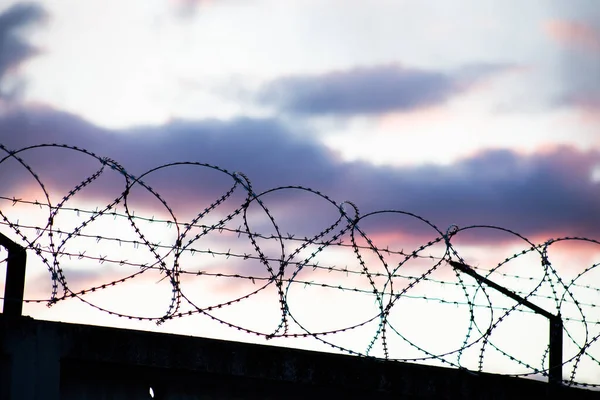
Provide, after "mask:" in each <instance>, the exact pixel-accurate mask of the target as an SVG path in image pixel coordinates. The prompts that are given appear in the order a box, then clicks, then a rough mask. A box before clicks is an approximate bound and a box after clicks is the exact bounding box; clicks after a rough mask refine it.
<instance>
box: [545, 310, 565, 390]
mask: <svg viewBox="0 0 600 400" xmlns="http://www.w3.org/2000/svg"><path fill="white" fill-rule="evenodd" d="M548 364H549V369H548V381H549V382H550V383H552V384H556V385H560V384H561V383H562V365H563V322H562V318H561V316H560V314H558V315H555V316H553V317H552V318H550V355H549V360H548Z"/></svg>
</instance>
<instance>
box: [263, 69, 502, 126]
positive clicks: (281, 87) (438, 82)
mask: <svg viewBox="0 0 600 400" xmlns="http://www.w3.org/2000/svg"><path fill="white" fill-rule="evenodd" d="M507 67H508V66H506V65H493V64H481V65H472V66H468V67H466V68H461V69H459V70H457V71H454V72H450V73H448V72H439V71H432V70H424V69H416V68H406V67H402V66H399V65H383V66H375V67H364V68H355V69H351V70H345V71H335V72H329V73H326V74H323V75H297V76H291V77H285V78H280V79H277V80H275V81H272V82H270V83H268V84H266V85H265V86H264V87H263V88H262V90H261V91H260V93H259V96H258V97H259V99H260V100H261V101H262V102H263V103H266V104H272V105H275V106H277V107H279V108H281V109H282V110H283V111H286V112H290V113H297V114H314V115H352V114H380V113H386V112H392V111H410V110H414V109H419V108H424V107H429V106H433V105H438V104H441V103H444V102H446V101H448V100H449V99H451V98H452V97H454V96H456V95H458V94H460V93H462V92H464V91H466V90H468V89H469V88H470V87H471V85H473V84H474V83H476V82H479V81H480V80H481V79H484V78H488V77H490V76H491V75H493V74H494V73H497V72H499V71H503V70H505V69H506V68H507Z"/></svg>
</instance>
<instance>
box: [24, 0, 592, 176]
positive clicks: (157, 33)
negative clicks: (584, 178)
mask: <svg viewBox="0 0 600 400" xmlns="http://www.w3.org/2000/svg"><path fill="white" fill-rule="evenodd" d="M44 7H45V8H46V10H47V12H48V13H49V15H50V18H49V21H48V23H47V25H46V26H45V27H44V28H41V29H37V30H36V31H35V35H34V36H33V42H34V43H35V44H37V45H38V46H40V47H41V48H42V50H43V51H42V54H41V55H40V56H38V57H37V58H34V59H32V60H31V61H29V62H28V64H27V65H26V66H25V67H23V74H24V76H25V77H26V78H27V82H28V87H27V91H26V99H27V100H28V101H30V102H41V103H44V104H49V105H51V106H52V107H56V108H58V109H61V110H66V111H70V112H72V113H75V114H77V115H79V116H81V117H83V118H85V119H87V120H88V121H90V122H93V123H95V124H97V125H100V126H104V127H109V128H123V127H131V126H135V125H149V124H150V125H153V124H162V123H165V122H168V121H169V120H171V119H174V118H178V119H179V118H182V119H204V118H220V119H229V118H233V117H236V116H240V115H244V116H275V117H281V118H287V119H288V120H289V121H290V123H293V124H295V125H302V126H307V127H310V128H312V129H311V131H313V132H315V133H316V135H317V137H318V139H319V140H320V141H322V142H323V143H325V144H326V145H327V146H328V147H330V148H331V149H332V150H334V151H336V152H339V154H340V155H341V156H342V158H344V159H346V160H355V159H360V160H366V161H370V162H373V163H376V164H397V163H399V162H401V163H424V162H433V163H443V164H445V163H449V162H452V161H455V160H456V159H458V158H461V157H464V156H467V155H469V154H472V153H474V152H477V151H478V150H480V149H483V148H489V147H502V148H515V149H519V150H535V149H536V148H538V147H540V146H548V145H552V144H572V145H575V146H579V147H583V148H589V146H591V145H592V144H593V143H592V139H591V137H592V134H591V133H590V132H591V130H592V126H593V125H595V124H591V123H589V122H588V123H586V121H585V120H583V119H578V118H576V114H577V111H576V110H573V109H560V108H556V107H551V106H550V103H552V102H553V97H555V96H556V95H557V93H559V92H560V91H561V88H562V84H561V81H560V79H558V78H559V77H560V61H561V48H560V47H559V46H558V45H557V44H556V43H555V42H553V41H552V40H551V38H550V37H549V36H548V35H547V32H545V31H544V26H545V25H544V24H545V23H546V22H547V21H549V20H553V19H556V18H559V17H560V16H561V12H563V10H561V9H559V8H558V7H555V6H554V5H553V4H552V3H548V2H543V1H532V2H526V3H523V2H519V3H518V6H517V5H516V3H515V4H513V5H509V4H508V3H504V2H503V3H498V2H496V1H478V2H475V3H474V2H469V1H459V2H452V4H450V3H448V4H445V3H436V6H435V7H431V4H427V2H411V1H384V0H381V1H375V2H369V4H368V5H367V4H365V3H364V2H359V1H344V2H341V1H337V0H333V1H326V2H323V1H286V2H280V1H271V0H262V1H252V2H242V1H238V0H222V1H213V2H177V1H172V2H163V1H143V2H142V1H130V2H125V3H123V2H118V1H104V0H103V1H98V0H91V1H86V2H81V1H74V0H71V1H48V2H44ZM482 63H498V64H505V65H508V66H512V69H509V70H508V71H505V72H502V73H499V74H497V75H495V76H494V75H492V76H491V77H489V78H486V79H485V80H484V82H481V83H479V84H477V85H476V86H475V87H473V88H471V89H469V90H467V91H465V92H462V93H458V94H456V95H454V96H453V98H450V99H448V101H445V102H441V103H440V104H438V105H437V106H436V107H435V109H434V110H428V109H418V110H408V111H406V110H403V111H399V112H396V113H391V115H389V114H388V115H370V116H360V115H358V116H347V117H343V118H342V117H335V116H325V117H316V116H313V117H311V116H297V115H284V114H285V112H283V111H281V110H279V109H278V108H277V107H276V106H274V107H273V106H271V107H270V106H267V105H265V104H261V103H260V102H259V101H257V99H256V95H255V92H256V91H257V90H258V89H260V87H261V86H262V85H263V84H266V83H268V82H270V81H273V80H276V79H278V78H282V77H289V76H294V75H306V74H311V75H319V74H325V73H328V72H332V71H343V70H349V69H352V68H356V67H369V66H377V65H399V66H402V67H406V68H416V69H425V70H434V71H439V72H442V73H447V72H449V71H452V70H456V69H457V68H460V67H465V66H469V65H473V64H482ZM591 125H592V126H591ZM596 145H597V143H596ZM399 160H401V161H399Z"/></svg>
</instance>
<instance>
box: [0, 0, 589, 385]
mask: <svg viewBox="0 0 600 400" xmlns="http://www.w3.org/2000/svg"><path fill="white" fill-rule="evenodd" d="M42 143H66V144H69V145H73V146H79V147H82V148H86V149H88V150H90V151H92V152H94V153H96V154H98V155H100V156H102V157H110V158H112V159H114V160H116V161H117V162H118V163H119V164H121V165H122V166H123V167H124V168H125V169H126V170H127V172H128V173H131V174H133V175H138V174H141V173H143V172H145V171H147V170H149V169H150V168H153V167H156V166H159V165H162V164H165V163H169V162H177V161H195V162H202V163H208V164H212V165H217V166H219V167H222V168H224V169H227V170H229V171H239V172H243V173H244V174H246V175H247V176H248V178H249V179H250V181H251V182H252V185H253V188H254V190H255V191H256V192H257V193H260V192H262V191H264V190H267V189H270V188H274V187H277V186H281V185H300V186H305V187H310V188H313V189H315V190H318V191H321V192H323V193H325V194H326V195H328V196H329V197H330V198H331V199H333V200H334V201H336V202H338V203H341V202H343V201H347V200H348V201H352V202H353V203H355V204H356V206H357V207H358V209H359V210H360V212H361V214H366V213H369V212H373V211H378V210H385V209H395V210H403V211H408V212H411V213H415V214H417V215H420V216H422V217H424V218H426V219H427V220H429V221H431V222H432V223H433V224H435V225H436V226H437V227H439V229H440V230H442V231H445V230H446V228H448V227H449V226H450V225H451V224H456V225H458V226H459V227H464V226H468V225H473V224H479V225H500V226H502V227H505V228H507V229H511V230H513V231H516V232H519V233H520V234H522V235H524V236H525V237H527V238H528V239H530V240H531V241H532V242H534V243H540V242H544V241H545V240H547V239H549V238H552V237H560V236H584V237H588V238H592V239H596V240H598V239H600V7H598V3H597V1H596V0H569V1H557V0H556V1H555V0H531V1H516V0H514V1H512V0H511V1H497V0H477V1H475V0H453V1H447V2H446V1H433V0H428V1H416V0H414V1H412V0H411V1H403V0H372V1H369V2H364V1H358V0H286V1H281V0H171V1H166V0H135V1H134V0H130V1H127V2H124V1H116V0H110V1H109V0H86V1H81V0H60V1H58V0H49V1H44V2H40V3H37V4H36V3H23V2H12V1H6V0H0V144H3V145H4V146H6V147H7V148H8V149H13V150H15V149H19V148H22V147H25V146H29V145H35V144H42ZM65 155H68V157H67V156H65ZM0 157H4V154H0ZM23 157H24V158H25V159H26V160H27V161H28V162H29V163H30V164H31V166H32V167H33V168H34V170H35V171H36V172H39V174H40V177H41V179H42V180H43V182H44V184H46V185H47V187H48V188H49V190H50V192H51V193H54V194H55V195H56V197H54V201H55V202H56V201H57V200H60V198H62V196H63V194H64V193H67V192H68V191H69V190H70V189H71V188H73V187H74V186H75V185H76V184H77V183H78V182H81V181H82V180H83V179H85V177H87V176H90V175H91V174H93V172H94V171H95V170H96V169H97V168H98V164H97V163H94V162H92V160H91V159H89V158H85V157H83V156H81V157H80V156H77V155H73V153H72V152H66V151H62V152H61V150H58V149H48V150H44V151H37V152H32V153H31V155H30V156H27V155H26V154H23ZM16 170H17V169H16V166H15V165H14V163H13V164H10V163H5V164H4V165H1V164H0V184H1V186H2V187H1V188H0V195H1V196H5V197H13V196H15V197H17V198H23V199H30V200H36V199H38V200H42V196H41V193H42V192H41V191H40V190H39V187H38V186H36V185H35V184H34V181H33V180H32V179H31V177H28V178H24V176H25V175H23V174H24V172H23V171H22V170H21V171H20V172H18V173H17V172H15V171H16ZM211 173H212V172H210V173H209V172H206V171H203V172H201V173H198V172H197V170H195V169H194V170H192V169H191V168H188V169H186V168H183V167H182V169H181V170H178V172H177V173H166V172H165V173H164V174H161V173H158V174H155V175H154V176H153V177H150V178H149V184H150V185H152V187H153V188H155V189H156V190H157V192H159V193H161V195H164V198H165V200H166V201H167V202H168V203H169V204H170V205H173V207H174V210H175V209H176V210H177V211H178V212H180V213H181V214H180V215H184V216H186V217H185V218H183V219H184V220H185V219H186V218H188V217H189V216H190V215H193V214H194V213H198V212H199V210H200V209H201V208H204V207H206V206H207V205H208V204H210V202H211V201H213V200H215V199H216V198H217V197H218V196H220V195H221V194H223V193H224V191H226V190H227V188H228V187H229V186H228V185H230V184H231V178H228V179H229V180H227V179H225V180H224V181H221V180H220V179H221V178H219V177H217V175H218V174H216V175H214V176H213V175H211ZM219 176H221V175H219ZM221 177H222V176H221ZM115 179H116V178H115ZM109 181H110V180H107V181H101V182H99V183H98V184H97V185H96V186H93V187H91V188H90V189H89V190H88V189H86V191H84V192H83V193H82V195H81V196H79V197H77V199H75V200H73V201H74V203H73V204H75V205H77V206H78V207H79V208H86V207H87V208H90V209H95V208H96V207H101V206H102V205H105V204H107V203H108V202H110V201H111V200H112V199H114V198H115V197H117V196H118V195H119V189H118V187H116V186H115V185H112V184H111V182H109ZM112 182H113V183H114V180H113V181H112ZM121 189H122V188H121ZM269 196H271V195H269ZM269 196H267V197H266V198H265V201H266V202H267V203H268V204H269V207H271V208H272V210H273V213H274V215H275V216H278V217H277V219H278V221H280V222H281V225H282V226H283V227H284V228H282V229H283V231H284V232H290V233H292V232H293V233H297V234H298V235H300V236H305V235H314V234H316V233H318V232H319V231H320V230H322V229H325V228H326V227H327V225H328V224H327V223H323V221H324V220H327V218H330V217H332V216H335V212H336V210H333V211H334V212H333V213H331V207H330V205H327V204H325V205H322V204H323V203H319V201H320V200H319V201H317V200H318V199H315V198H314V197H311V196H309V195H307V194H303V193H299V194H297V195H296V194H294V195H289V194H288V195H281V196H280V195H279V194H274V195H272V196H271V197H269ZM303 196H304V197H303ZM240 199H242V197H240ZM137 204H138V208H137V209H136V210H139V213H141V214H145V215H148V216H153V215H156V216H157V217H159V218H165V219H168V216H167V215H166V214H165V209H164V208H163V207H162V206H160V204H159V203H158V202H156V200H155V199H151V200H148V199H145V200H144V199H141V200H140V201H139V203H137ZM9 206H11V203H10V202H8V203H6V202H5V203H0V210H2V211H6V210H8V208H9ZM19 207H22V208H19ZM11 210H12V211H6V213H7V214H6V215H8V216H9V218H14V219H15V220H16V219H18V218H20V221H21V223H23V221H27V220H28V219H29V220H31V221H29V222H31V223H32V224H36V223H42V224H43V223H45V222H44V220H43V217H40V218H42V219H41V221H42V222H36V221H34V219H35V218H38V217H37V216H36V217H34V216H33V214H31V213H30V211H28V209H27V207H26V206H25V205H22V206H21V205H19V206H16V208H11ZM11 212H12V214H10V213H11ZM136 214H137V213H136ZM394 218H395V217H390V218H387V219H386V218H380V219H377V218H375V219H373V220H372V221H371V224H370V225H369V224H368V223H367V224H366V225H367V229H368V231H369V234H370V236H371V237H372V238H375V239H376V240H375V241H376V243H377V245H378V246H380V247H384V248H385V247H386V246H388V245H389V246H390V247H392V246H393V247H395V248H398V249H401V248H404V249H405V250H407V249H411V251H412V249H414V248H416V247H417V246H418V244H419V243H424V242H427V241H428V240H431V239H432V238H435V235H434V232H425V231H423V230H421V228H415V226H414V224H413V223H412V222H410V221H409V222H406V221H404V220H401V219H400V218H399V219H398V220H397V221H396V219H394ZM46 219H47V216H46ZM38 221H39V220H38ZM255 222H256V225H255V226H256V227H257V229H259V228H261V229H266V230H268V229H269V226H268V223H266V222H265V220H260V218H258V217H257V219H256V220H255ZM267 222H268V221H267ZM63 223H64V224H66V225H68V224H69V223H71V222H68V221H67V220H65V221H64V222H63ZM119 229H121V227H120V225H118V223H117V222H115V224H114V225H112V226H111V225H110V224H108V225H106V226H104V227H103V228H101V229H100V228H98V230H97V231H96V232H103V233H104V234H106V235H110V234H113V232H118V230H119ZM123 229H127V226H125V225H124V228H123ZM0 231H1V232H3V233H5V234H6V235H7V236H11V234H12V232H11V231H9V230H8V228H6V227H4V226H0ZM268 233H271V232H268ZM152 235H154V237H155V238H156V240H159V239H160V240H164V241H168V240H169V238H172V237H171V236H169V235H170V234H168V233H165V232H164V231H162V232H158V233H157V232H155V233H153V234H152ZM11 237H13V236H11ZM513 239H514V238H513V237H512V236H510V235H507V236H503V234H499V233H498V232H490V231H489V230H481V231H478V233H477V234H474V235H469V234H465V235H464V237H463V238H462V241H461V242H460V243H461V245H462V246H464V249H465V255H466V254H468V255H469V256H470V258H466V261H468V262H470V263H472V264H474V265H480V266H482V267H483V266H486V267H487V268H491V267H493V265H487V264H486V263H496V264H497V263H498V262H499V261H502V260H504V259H505V258H506V257H508V256H511V255H512V254H513V253H514V252H515V251H521V250H522V249H524V248H527V246H523V243H522V242H518V241H515V240H513ZM212 240H213V242H209V243H210V244H211V245H212V246H214V248H222V249H224V250H227V247H228V246H229V245H230V244H229V243H233V241H231V242H229V241H224V242H223V241H222V242H221V245H219V241H218V240H216V239H214V238H213V239H212ZM223 240H225V239H223ZM227 240H230V239H227ZM231 240H232V239H231ZM100 245H101V244H100ZM205 246H209V245H208V244H207V245H205ZM209 247H210V246H209ZM113 250H114V249H113ZM438 250H439V249H438ZM107 251H108V250H107ZM123 251H124V250H123ZM132 254H133V253H132ZM437 255H438V256H439V255H440V254H437ZM132 257H133V256H132ZM323 257H324V258H323V260H324V262H333V261H331V260H338V261H337V262H338V263H339V264H343V263H344V261H340V260H345V258H344V257H348V259H352V257H353V254H352V253H351V251H350V252H349V253H348V254H347V255H343V254H342V255H339V254H333V253H332V254H324V255H323ZM336 257H337V258H336ZM116 258H119V257H115V259H116ZM366 258H368V257H366ZM0 259H2V257H0ZM555 260H556V262H557V263H558V264H561V263H562V264H564V265H562V264H561V265H557V266H556V267H557V268H559V269H560V268H563V269H562V270H563V271H564V273H565V274H566V276H567V277H568V278H573V277H574V276H576V275H577V273H579V272H581V271H583V270H584V269H585V268H588V267H590V266H591V265H593V264H594V263H598V262H600V246H597V245H596V246H594V245H586V244H581V245H580V247H577V246H571V247H569V246H567V245H564V246H563V247H561V251H557V252H556V259H555ZM375 261H376V260H375ZM396 262H397V260H396ZM524 262H525V261H524ZM526 262H530V263H532V264H535V263H537V266H536V267H537V268H538V269H539V260H536V258H535V257H532V258H530V259H528V260H527V261H526ZM526 262H525V263H526ZM232 265H233V264H232ZM41 268H42V270H41V271H38V272H39V276H41V277H43V279H45V280H46V286H45V287H44V289H47V287H48V286H49V284H48V283H47V281H48V280H49V279H48V272H47V271H46V270H44V269H43V268H44V267H43V266H42V267H41ZM231 268H232V269H233V267H231ZM377 268H380V267H377ZM415 268H417V267H415ZM447 268H450V267H447ZM415 271H416V270H415ZM519 271H520V272H519V274H522V275H524V276H528V272H523V271H521V270H519ZM80 272H81V271H80ZM112 272H115V271H114V270H113V271H112ZM413 272H414V271H413ZM513 272H514V271H513ZM537 272H539V270H538V271H537ZM414 273H416V272H414ZM448 273H449V275H448V276H446V277H445V279H452V276H453V275H452V273H451V272H448ZM315 274H316V275H315V277H314V279H327V278H325V277H319V276H318V274H317V273H315ZM32 276H34V277H33V278H31V277H29V276H28V279H29V280H28V282H32V283H31V285H30V286H28V290H33V287H34V286H35V285H34V284H35V282H37V281H36V280H35V279H37V278H35V277H37V276H38V275H36V273H33V272H32ZM157 276H159V275H158V274H157ZM43 279H42V278H40V281H42V280H43ZM152 279H154V280H152ZM159 279H160V277H158V278H156V279H155V278H151V279H150V282H156V281H157V280H159ZM586 279H587V278H586ZM589 279H590V280H588V281H586V282H585V283H586V284H588V285H592V286H594V287H596V288H598V287H600V274H596V275H593V276H591V278H589ZM92 281H93V282H94V283H89V282H92ZM101 281H102V277H99V276H98V275H97V274H96V275H94V274H89V275H86V274H85V273H83V272H81V275H80V277H79V283H81V285H82V287H85V285H86V284H87V285H88V286H91V285H93V284H96V283H98V282H101ZM162 283H165V282H162ZM332 284H333V283H332ZM505 284H507V285H509V284H510V283H509V282H505ZM138 285H140V286H141V285H142V283H139V284H138ZM30 287H31V289H29V288H30ZM135 287H136V286H135V284H132V286H129V287H128V288H129V289H128V290H130V291H131V290H133V289H134V288H135ZM213 289H214V288H213ZM140 290H143V289H140ZM146 290H147V289H146ZM165 290H167V291H168V285H166V289H165ZM214 290H215V292H217V290H216V289H214ZM219 290H221V291H225V292H228V293H229V292H236V290H239V288H236V287H235V285H234V284H232V283H227V284H223V287H220V289H219ZM424 290H425V289H424ZM515 290H517V289H515ZM242 292H243V290H242ZM425 292H426V290H425ZM40 293H41V292H40V291H38V292H36V293H34V294H32V296H36V295H37V296H41V294H40ZM45 293H46V295H47V291H46V292H45ZM127 293H130V292H127ZM419 293H420V294H423V292H419ZM430 294H431V293H430ZM596 295H597V294H596ZM120 296H129V295H128V294H126V293H125V292H123V293H121V294H120ZM215 296H218V295H217V294H215ZM331 296H333V297H335V296H337V294H335V295H334V294H331ZM431 296H432V297H436V296H437V297H441V295H440V294H439V293H436V294H435V296H434V295H433V294H431ZM225 297H227V296H225ZM333 297H332V298H333ZM115 298H121V299H123V297H119V296H113V297H112V299H113V300H114V299H115ZM128 298H129V297H128ZM144 298H145V299H146V300H140V304H141V305H140V304H138V306H139V307H142V308H143V306H144V305H146V306H147V304H149V303H145V302H147V301H150V302H151V301H153V300H154V299H153V295H151V294H148V295H147V296H146V297H144ZM589 298H590V299H593V298H594V295H590V297H589ZM328 299H329V298H328ZM163 300H164V299H163ZM167 300H168V299H167ZM257 301H258V300H257ZM311 301H312V302H313V303H315V304H313V306H314V307H316V308H319V307H322V306H323V304H319V303H320V301H319V300H318V296H317V297H314V296H313V297H310V298H309V297H307V299H306V302H307V303H306V304H303V307H304V308H303V309H306V310H309V309H310V308H309V306H308V305H307V304H309V303H311ZM328 301H333V300H331V299H329V300H328ZM335 301H340V302H342V301H348V302H349V303H346V304H352V303H351V302H352V301H354V300H341V299H338V300H335ZM590 301H592V300H590ZM162 304H163V308H161V310H163V309H164V308H165V307H164V304H168V301H167V303H164V302H163V303H162ZM275 305H277V302H276V301H275ZM81 306H82V307H83V305H81ZM371 306H372V304H369V307H371ZM57 307H58V306H57ZM73 307H74V308H73V309H64V310H62V311H60V314H59V315H60V317H56V316H53V315H52V313H51V311H48V310H47V309H45V308H44V309H39V310H38V309H35V310H34V309H32V311H30V312H31V313H32V315H38V316H40V317H41V318H42V317H43V318H54V319H57V318H59V319H60V318H62V319H64V320H70V321H83V322H86V323H91V322H94V321H93V320H90V319H91V318H92V317H89V316H86V315H82V314H81V313H85V311H80V310H85V309H86V308H81V309H80V308H79V307H80V305H77V306H73ZM369 307H367V308H369ZM133 308H135V307H133ZM332 308H333V309H337V308H335V307H332ZM371 308H372V307H371ZM371 308H369V310H370V311H372V309H371ZM356 309H357V310H358V309H360V307H358V306H357V308H356ZM36 310H37V311H36ZM51 310H52V309H51ZM138 310H139V308H138ZM275 311H276V310H275ZM370 311H365V313H366V314H368V312H370ZM244 312H248V310H246V311H244ZM299 312H300V313H302V311H299ZM332 312H334V311H332ZM36 313H37V314H36ZM78 313H79V314H78ZM159 314H160V312H159ZM366 314H365V315H366ZM407 318H408V317H407ZM448 318H450V317H448ZM594 318H596V320H599V319H600V318H598V316H597V315H596V316H595V317H594ZM321 322H323V323H325V324H327V322H328V319H327V318H324V321H321ZM106 324H109V325H114V326H116V325H118V323H116V324H115V323H113V322H112V321H111V320H107V322H106ZM541 324H542V325H543V324H544V320H543V319H542V321H541ZM151 325H152V324H151ZM166 325H168V324H166ZM341 325H343V323H341ZM141 329H144V327H141ZM149 329H157V328H156V327H150V328H149ZM315 329H316V328H315ZM423 329H424V328H423ZM428 329H429V328H428ZM431 329H433V328H431ZM541 329H542V331H541V332H542V334H543V335H544V336H543V337H544V338H546V334H547V333H546V331H545V330H544V329H545V328H541ZM168 330H169V331H174V332H183V333H188V334H199V335H212V336H218V334H216V333H214V332H209V333H207V332H200V333H199V332H198V330H195V329H193V328H190V327H189V326H184V322H183V321H180V322H173V325H172V327H171V328H168ZM417 332H418V331H417ZM462 333H463V334H464V332H462ZM416 334H418V333H416ZM596 334H597V333H596ZM463 336H464V335H463ZM234 338H235V339H239V337H234ZM349 340H350V339H349ZM531 340H532V341H533V342H535V337H532V339H531ZM544 340H545V339H544ZM281 344H283V345H286V342H282V343H281ZM596 351H598V345H596ZM599 353H600V352H598V353H596V354H599ZM490 357H492V356H490ZM592 365H594V368H599V367H598V365H597V363H596V364H594V363H592ZM581 368H583V367H581ZM595 376H596V377H597V376H598V374H597V371H596V372H595ZM597 383H600V382H597Z"/></svg>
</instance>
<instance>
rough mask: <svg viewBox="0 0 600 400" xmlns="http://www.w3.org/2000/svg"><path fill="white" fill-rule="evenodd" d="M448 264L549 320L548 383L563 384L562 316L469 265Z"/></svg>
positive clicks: (450, 262)
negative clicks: (488, 277) (491, 279)
mask: <svg viewBox="0 0 600 400" xmlns="http://www.w3.org/2000/svg"><path fill="white" fill-rule="evenodd" d="M448 263H449V264H450V265H451V266H452V267H453V268H456V269H457V270H459V271H461V272H464V273H465V274H467V275H469V276H471V277H473V278H475V280H477V282H479V283H480V284H481V283H485V284H486V285H487V286H489V287H491V288H493V289H496V290H497V291H499V292H500V293H502V294H503V295H505V296H507V297H510V298H511V299H513V300H515V301H516V302H517V303H519V304H523V305H524V306H525V307H527V308H529V309H530V310H533V311H534V312H535V313H537V314H540V315H543V316H544V317H546V318H548V321H549V322H550V344H549V348H550V350H549V353H550V354H549V355H548V382H549V383H552V384H556V385H560V384H562V366H563V322H562V318H561V316H560V313H559V314H558V315H554V314H551V313H549V312H548V311H546V310H544V309H543V308H541V307H539V306H536V305H535V304H533V303H532V302H530V301H529V300H527V299H524V298H523V297H521V296H519V295H518V294H516V293H515V292H512V291H510V290H508V289H507V288H505V287H502V286H500V285H498V284H497V283H495V282H492V281H490V280H489V279H487V278H486V277H484V276H481V275H479V274H478V273H477V272H475V270H474V269H473V268H472V267H470V266H469V265H467V264H463V263H459V262H456V261H452V260H450V261H448Z"/></svg>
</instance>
